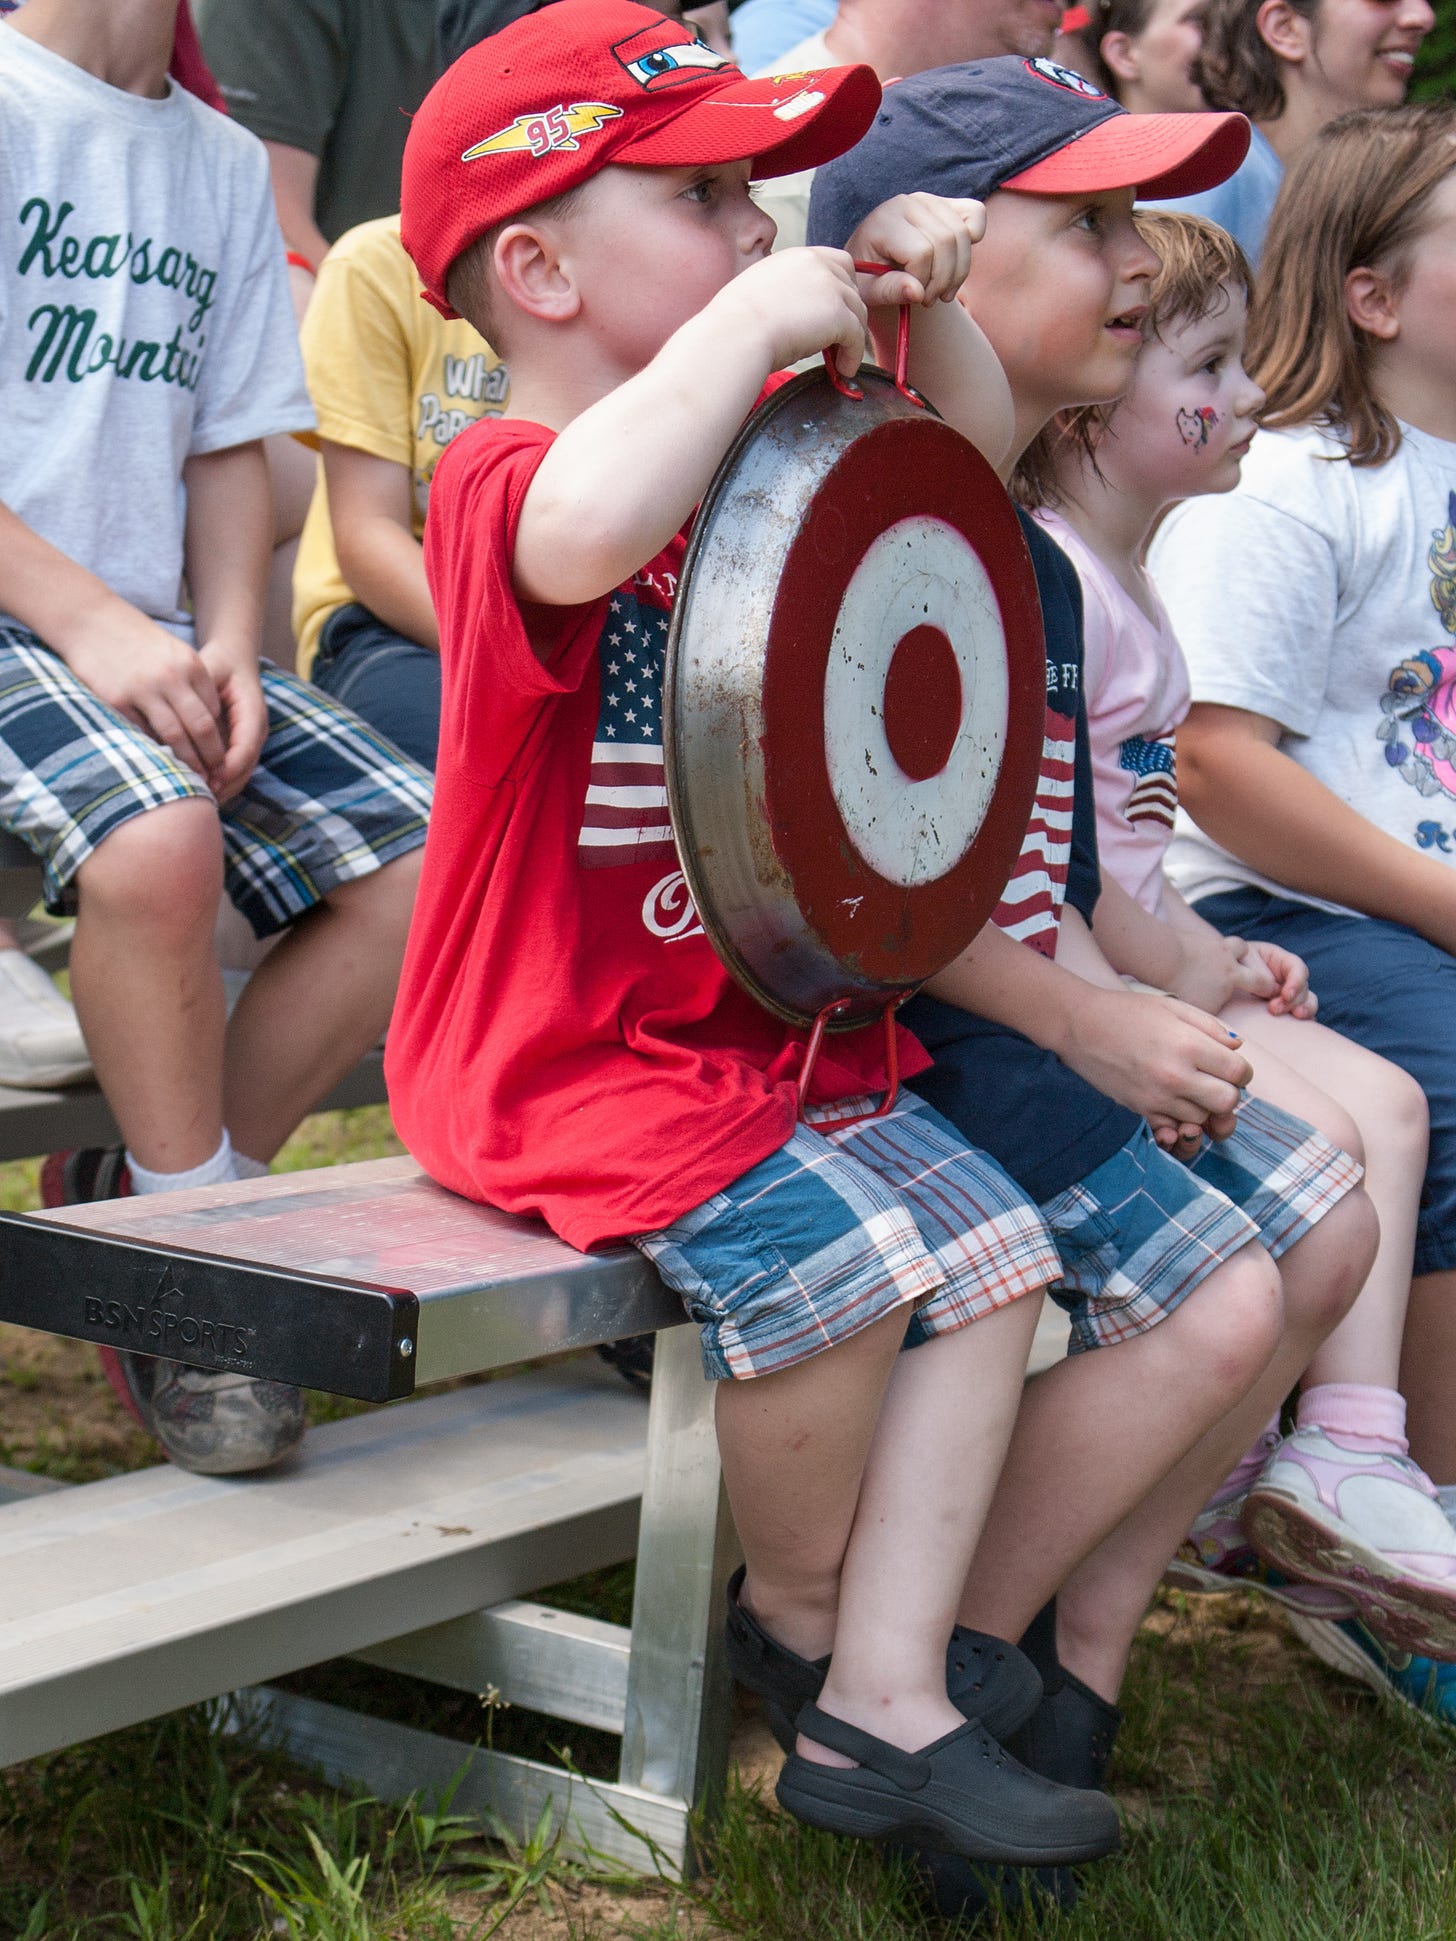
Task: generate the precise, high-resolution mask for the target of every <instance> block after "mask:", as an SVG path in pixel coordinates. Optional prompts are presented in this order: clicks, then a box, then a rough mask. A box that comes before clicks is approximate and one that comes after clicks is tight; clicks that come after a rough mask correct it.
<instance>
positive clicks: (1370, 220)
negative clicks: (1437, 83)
mask: <svg viewBox="0 0 1456 1941" xmlns="http://www.w3.org/2000/svg"><path fill="white" fill-rule="evenodd" d="M1453 169H1456V101H1449V100H1447V101H1417V102H1411V103H1408V104H1407V105H1406V106H1405V107H1400V108H1362V109H1358V110H1356V111H1355V112H1354V113H1353V114H1347V115H1341V116H1340V117H1339V119H1338V120H1337V121H1332V122H1327V123H1326V125H1325V126H1324V127H1323V128H1322V129H1321V130H1320V132H1319V133H1318V134H1317V135H1316V136H1315V138H1314V140H1313V141H1312V142H1311V143H1310V144H1309V146H1308V148H1306V149H1305V151H1304V153H1303V154H1302V155H1301V156H1300V158H1299V160H1298V161H1297V162H1296V163H1295V164H1294V167H1293V168H1292V169H1291V170H1290V171H1289V174H1288V175H1287V176H1286V177H1285V180H1284V184H1283V186H1282V188H1281V189H1280V192H1279V200H1278V201H1277V202H1276V203H1275V205H1274V214H1273V217H1272V219H1271V221H1270V224H1269V229H1268V233H1267V235H1266V236H1265V239H1264V252H1263V256H1262V259H1261V262H1260V267H1259V293H1258V295H1257V296H1256V298H1255V301H1254V307H1253V311H1252V314H1251V317H1250V322H1249V355H1248V358H1247V360H1246V361H1247V363H1248V366H1249V371H1250V373H1251V375H1252V376H1253V377H1255V378H1256V379H1257V380H1258V382H1259V383H1260V384H1261V385H1262V386H1263V387H1264V390H1265V392H1266V393H1267V394H1268V399H1269V402H1268V405H1267V406H1266V408H1265V412H1264V422H1265V423H1266V424H1270V425H1274V426H1276V427H1284V426H1293V425H1311V424H1317V425H1322V426H1324V427H1325V428H1326V429H1327V430H1329V431H1331V432H1333V433H1334V434H1335V435H1336V437H1338V439H1339V440H1340V442H1341V444H1342V445H1344V447H1345V455H1346V457H1347V458H1348V459H1349V460H1350V463H1351V464H1352V465H1383V464H1384V463H1385V461H1386V460H1387V459H1388V458H1391V457H1393V456H1394V454H1395V453H1396V451H1397V450H1398V449H1399V447H1400V426H1399V425H1398V424H1397V423H1396V421H1395V419H1394V418H1393V417H1392V416H1391V414H1390V413H1389V412H1388V411H1387V410H1386V409H1385V407H1384V405H1382V404H1381V402H1380V400H1379V398H1378V397H1377V396H1376V395H1375V390H1374V387H1373V385H1372V383H1371V380H1370V356H1371V349H1372V340H1371V339H1370V338H1369V337H1368V336H1367V335H1366V333H1365V332H1364V331H1362V330H1360V329H1359V328H1358V327H1357V326H1356V325H1355V324H1354V323H1352V322H1351V321H1350V316H1349V313H1348V311H1347V309H1346V307H1345V279H1346V278H1347V277H1348V275H1349V274H1350V272H1351V270H1355V269H1367V268H1368V269H1380V270H1383V271H1384V272H1385V274H1386V275H1388V276H1390V277H1391V278H1392V279H1394V281H1395V282H1396V285H1397V287H1399V285H1400V283H1401V282H1402V281H1403V279H1404V276H1405V274H1406V271H1407V268H1408V263H1409V252H1410V249H1411V247H1412V245H1413V244H1414V243H1415V241H1416V240H1417V238H1418V237H1419V236H1420V233H1421V230H1422V228H1423V226H1424V223H1425V216H1426V204H1427V202H1428V201H1429V199H1430V196H1431V192H1432V190H1433V189H1434V188H1435V187H1436V185H1437V184H1438V183H1439V182H1441V181H1443V180H1444V179H1445V177H1446V176H1447V175H1449V174H1450V173H1451V171H1452V170H1453Z"/></svg>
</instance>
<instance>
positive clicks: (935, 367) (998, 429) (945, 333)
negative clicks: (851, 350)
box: [847, 192, 1015, 466]
mask: <svg viewBox="0 0 1456 1941" xmlns="http://www.w3.org/2000/svg"><path fill="white" fill-rule="evenodd" d="M985 229H986V211H985V209H984V207H983V206H982V204H981V203H979V202H975V201H972V200H970V199H968V198H966V199H955V198H951V197H948V196H937V195H926V194H923V193H918V192H917V193H915V194H912V195H901V196H894V197H892V198H891V200H890V201H888V202H883V203H881V204H880V206H879V208H877V209H872V210H871V211H870V213H869V215H867V216H866V217H865V219H864V221H863V222H862V223H861V224H860V226H859V228H858V229H857V230H856V231H855V232H854V234H853V235H852V236H851V237H850V239H849V242H848V244H847V248H848V250H849V253H850V255H851V256H852V257H853V258H854V259H855V261H856V262H860V263H888V264H892V265H895V266H896V268H895V271H894V273H892V274H890V275H887V276H885V277H882V278H878V279H876V280H875V281H874V282H873V283H869V284H866V283H864V282H862V283H861V285H860V287H861V289H862V290H863V291H864V294H865V298H866V301H867V302H868V303H869V305H870V332H871V335H872V337H873V339H874V346H875V357H876V359H877V361H878V362H879V364H880V365H881V366H882V367H883V368H884V369H886V370H893V369H894V368H895V350H896V342H897V338H898V334H899V327H900V307H901V305H903V304H909V305H910V306H911V316H910V370H909V376H910V381H911V383H912V384H913V385H914V386H915V388H916V389H917V390H918V391H920V392H922V393H923V394H924V396H925V397H927V398H928V399H929V400H930V402H931V403H932V404H933V405H934V406H935V408H936V410H937V411H938V412H939V413H940V415H941V417H942V418H944V419H945V421H946V423H947V424H950V425H954V426H955V428H956V430H957V431H958V432H960V433H961V435H962V436H963V437H965V438H968V439H969V440H970V441H971V443H972V444H973V445H974V446H975V447H976V449H977V450H978V451H979V452H980V453H981V455H982V456H983V457H984V458H986V459H987V460H988V461H989V462H990V463H991V464H992V465H995V466H1000V465H1001V463H1002V462H1003V460H1004V459H1005V457H1006V454H1007V453H1008V451H1009V450H1010V449H1011V440H1012V437H1013V435H1014V431H1015V406H1014V404H1013V402H1012V398H1011V386H1010V385H1009V384H1008V383H1007V381H1006V373H1005V372H1004V371H1003V370H1002V368H1001V365H1000V362H999V361H998V359H997V357H996V353H995V352H994V351H993V350H992V348H991V346H990V344H989V343H988V342H987V339H986V336H985V333H984V332H983V331H982V329H981V327H980V325H979V324H978V323H976V322H975V321H974V319H973V318H972V317H971V315H970V313H969V312H968V311H967V310H964V309H963V308H962V307H961V305H960V304H959V303H957V302H956V300H955V299H956V295H957V293H958V292H959V290H960V287H961V285H962V284H963V283H964V282H965V280H966V277H967V275H968V273H969V271H970V267H971V251H972V248H973V246H974V245H975V244H976V243H978V242H979V241H980V240H981V237H982V236H983V235H984V234H985Z"/></svg>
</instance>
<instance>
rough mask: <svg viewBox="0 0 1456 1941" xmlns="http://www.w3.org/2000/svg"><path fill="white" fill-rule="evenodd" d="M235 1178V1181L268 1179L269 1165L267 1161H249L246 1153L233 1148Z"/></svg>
mask: <svg viewBox="0 0 1456 1941" xmlns="http://www.w3.org/2000/svg"><path fill="white" fill-rule="evenodd" d="M233 1177H234V1178H235V1179H266V1178H267V1177H268V1164H267V1161H266V1160H262V1159H249V1157H248V1155H247V1154H246V1153H245V1152H239V1151H238V1149H237V1147H236V1146H234V1147H233Z"/></svg>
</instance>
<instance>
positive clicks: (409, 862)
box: [324, 847, 425, 942]
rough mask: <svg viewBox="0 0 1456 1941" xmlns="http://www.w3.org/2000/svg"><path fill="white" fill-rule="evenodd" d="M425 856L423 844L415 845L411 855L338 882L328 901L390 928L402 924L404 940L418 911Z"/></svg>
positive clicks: (399, 857) (327, 898)
mask: <svg viewBox="0 0 1456 1941" xmlns="http://www.w3.org/2000/svg"><path fill="white" fill-rule="evenodd" d="M424 858H425V852H424V849H423V847H421V848H418V849H412V850H410V852H409V853H408V855H405V856H396V857H394V859H393V860H392V861H390V862H387V863H385V864H383V865H382V867H381V868H379V869H376V870H371V871H370V872H369V874H368V875H367V876H356V877H353V878H352V879H351V880H350V881H349V882H347V883H339V884H336V885H335V887H334V888H333V889H331V890H330V891H329V893H328V895H327V896H326V897H325V898H324V901H325V903H326V904H327V905H328V907H329V908H330V909H331V910H336V911H338V912H340V913H341V914H342V913H343V912H345V911H348V912H349V913H350V914H351V915H358V916H361V917H363V916H366V915H367V917H368V918H369V920H370V921H372V922H376V923H379V924H381V925H382V926H384V927H386V928H398V930H399V933H400V940H401V942H403V939H404V932H405V931H406V930H407V929H408V928H409V921H410V918H411V916H412V915H413V914H414V907H415V895H416V892H417V891H418V889H419V886H420V869H421V866H422V864H423V863H424Z"/></svg>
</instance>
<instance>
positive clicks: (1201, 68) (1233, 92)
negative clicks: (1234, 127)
mask: <svg viewBox="0 0 1456 1941" xmlns="http://www.w3.org/2000/svg"><path fill="white" fill-rule="evenodd" d="M1286 4H1287V5H1288V6H1289V8H1290V10H1291V11H1292V12H1294V13H1297V14H1299V15H1300V17H1301V18H1302V19H1304V20H1313V19H1314V18H1315V16H1316V15H1317V14H1318V13H1319V10H1320V0H1286ZM1262 5H1263V0H1208V6H1207V7H1206V8H1205V10H1204V15H1203V45H1202V46H1201V47H1200V48H1199V50H1198V54H1197V57H1196V58H1195V60H1194V62H1193V68H1192V73H1193V79H1194V82H1195V84H1196V85H1197V87H1198V88H1199V90H1200V92H1201V93H1202V95H1203V98H1204V100H1205V101H1206V102H1207V103H1208V105H1209V107H1210V108H1236V109H1237V110H1238V112H1239V113H1240V114H1241V115H1247V116H1248V117H1249V119H1250V121H1277V120H1278V119H1279V117H1280V115H1282V114H1283V113H1284V79H1283V76H1282V75H1281V73H1280V71H1279V70H1280V66H1281V62H1280V59H1279V56H1278V55H1277V54H1276V53H1275V52H1274V49H1273V48H1272V47H1271V46H1270V45H1269V43H1268V41H1266V40H1265V38H1264V36H1263V35H1262V34H1261V33H1260V32H1259V27H1258V19H1259V8H1260V7H1261V6H1262Z"/></svg>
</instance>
